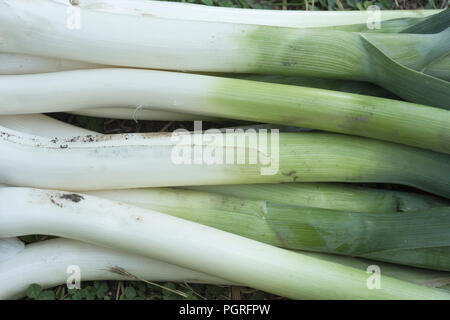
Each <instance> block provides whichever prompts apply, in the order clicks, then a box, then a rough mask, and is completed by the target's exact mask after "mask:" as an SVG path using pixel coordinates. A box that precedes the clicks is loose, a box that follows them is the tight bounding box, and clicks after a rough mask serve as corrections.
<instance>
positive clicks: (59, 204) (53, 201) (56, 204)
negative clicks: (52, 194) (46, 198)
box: [50, 198, 63, 208]
mask: <svg viewBox="0 0 450 320" xmlns="http://www.w3.org/2000/svg"><path fill="white" fill-rule="evenodd" d="M50 201H51V203H53V204H54V205H55V206H58V207H60V208H62V207H63V205H62V204H61V203H58V202H56V201H55V199H53V198H50Z"/></svg>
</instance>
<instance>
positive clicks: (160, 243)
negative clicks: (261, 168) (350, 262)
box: [0, 188, 450, 299]
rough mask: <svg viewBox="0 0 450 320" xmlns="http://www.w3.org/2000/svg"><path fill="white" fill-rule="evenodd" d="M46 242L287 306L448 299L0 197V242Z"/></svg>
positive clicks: (150, 224) (149, 225)
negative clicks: (103, 250) (282, 300)
mask: <svg viewBox="0 0 450 320" xmlns="http://www.w3.org/2000/svg"><path fill="white" fill-rule="evenodd" d="M25 234H49V235H56V236H63V237H67V238H72V239H76V240H80V241H86V242H88V243H93V244H97V245H101V246H106V247H112V248H115V249H119V250H127V251H129V252H130V253H134V254H140V255H143V256H147V257H151V258H155V259H158V260H162V261H166V262H168V263H171V264H175V265H178V266H182V267H185V268H188V269H192V270H195V271H198V272H204V273H206V274H210V275H213V276H214V275H220V277H221V278H223V279H225V280H228V281H230V282H233V283H240V284H242V285H245V286H249V287H254V288H256V289H260V290H263V291H267V292H271V293H274V294H278V295H282V296H286V297H289V298H294V299H301V298H307V299H449V298H450V294H448V293H447V292H445V291H442V290H438V289H431V288H427V287H424V286H418V285H414V284H412V283H408V282H405V281H401V280H397V279H393V278H389V277H384V278H383V279H384V281H383V290H370V289H368V288H367V285H366V284H367V273H366V272H364V271H361V270H358V269H354V268H350V267H345V266H342V265H339V264H335V263H332V262H326V261H323V260H320V259H316V258H312V257H308V256H306V255H303V254H300V253H294V252H291V251H287V250H283V249H279V248H275V247H272V246H269V245H265V244H263V243H260V242H256V241H253V240H250V239H247V238H243V237H239V236H236V235H233V234H230V233H226V232H223V231H219V230H217V229H213V228H209V227H206V226H202V225H199V224H196V223H193V222H189V221H185V220H183V219H179V218H175V217H171V216H168V215H164V214H161V213H158V212H154V211H151V210H145V209H141V208H137V207H132V206H128V205H125V204H123V203H117V202H113V201H109V200H104V199H100V198H95V197H91V196H87V195H80V194H69V193H65V192H60V191H45V190H37V189H27V188H2V189H0V237H11V236H19V235H25ZM336 288H339V290H338V291H336Z"/></svg>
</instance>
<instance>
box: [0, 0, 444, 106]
mask: <svg viewBox="0 0 450 320" xmlns="http://www.w3.org/2000/svg"><path fill="white" fill-rule="evenodd" d="M68 6H70V4H62V3H56V2H54V1H51V0H35V1H33V2H30V1H27V0H14V1H11V0H3V1H2V2H1V3H0V29H1V30H2V33H1V34H0V51H2V52H14V53H25V54H34V55H42V56H48V57H55V58H64V59H73V60H81V61H87V62H91V63H100V64H106V65H116V66H128V67H143V68H157V69H170V70H186V71H204V72H240V73H269V74H290V75H294V74H295V75H304V76H312V77H320V78H339V79H349V80H362V81H370V82H373V83H376V84H379V85H380V86H382V87H384V88H385V89H387V90H390V91H392V92H394V93H395V94H397V95H398V96H400V97H402V98H404V99H406V100H409V101H413V102H417V103H422V104H427V105H432V106H436V107H442V108H448V106H449V97H448V91H449V89H450V83H449V82H447V81H444V80H441V79H438V78H434V77H432V76H429V75H425V74H423V73H420V72H419V71H420V70H421V69H423V67H424V66H425V65H428V64H430V63H431V62H432V61H434V60H436V59H438V58H439V57H441V56H442V55H443V54H446V53H448V51H449V46H450V41H449V36H450V30H448V29H447V30H445V31H442V32H440V33H438V34H425V35H424V34H380V33H365V34H363V33H355V32H347V31H336V30H314V29H295V28H284V29H283V28H281V27H271V26H260V25H244V24H232V23H220V22H204V21H188V20H178V19H176V20H175V19H163V18H155V17H153V16H134V15H128V14H112V13H108V12H100V11H96V10H90V9H84V10H83V27H82V28H80V29H78V30H71V29H69V28H67V26H66V22H67V21H66V20H67V13H66V10H67V8H68ZM38 21H39V23H38ZM44 22H45V23H44ZM162 30H163V31H164V32H162ZM130 35H132V36H130ZM192 35H195V37H194V38H192ZM205 44H207V45H205ZM181 48H182V49H181ZM447 71H448V70H447Z"/></svg>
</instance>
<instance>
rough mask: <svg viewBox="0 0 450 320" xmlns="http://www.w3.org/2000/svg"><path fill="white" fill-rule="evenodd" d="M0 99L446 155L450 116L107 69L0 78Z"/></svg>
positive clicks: (350, 97) (370, 101) (16, 108)
mask: <svg viewBox="0 0 450 320" xmlns="http://www.w3.org/2000/svg"><path fill="white" fill-rule="evenodd" d="M449 43H450V42H449ZM24 88H26V90H24ZM50 89H51V93H50V92H49V91H48V90H50ZM53 92H59V93H62V92H64V94H53ZM80 92H82V94H81V93H80ZM49 93H50V94H49ZM0 95H1V96H2V101H1V105H0V114H20V113H39V112H58V111H72V110H79V109H88V108H101V107H108V108H109V107H124V106H127V107H130V108H132V110H133V111H134V110H136V108H137V107H139V106H143V107H146V106H151V107H152V108H156V109H160V110H166V111H175V112H188V113H191V114H194V115H196V114H202V115H205V116H213V117H222V118H229V119H240V120H248V121H257V122H267V123H275V124H283V125H291V126H299V127H306V128H313V129H320V130H325V131H333V132H339V133H346V134H352V135H360V136H366V137H371V138H377V139H381V140H387V141H393V142H398V143H402V144H407V145H413V146H418V147H422V148H426V149H431V150H434V151H438V152H443V153H450V132H449V127H450V115H449V112H448V111H446V110H441V109H438V108H432V107H429V106H423V105H417V104H413V103H409V102H404V101H398V100H391V99H383V98H378V97H369V96H363V95H355V94H350V93H344V92H338V91H329V90H322V89H314V88H306V87H298V86H290V85H282V84H274V83H264V82H257V81H248V80H240V79H229V78H222V77H212V76H204V75H194V74H185V73H176V72H165V71H153V70H133V69H118V68H111V69H92V70H75V71H65V72H56V73H47V74H30V75H13V76H1V77H0ZM447 96H448V93H447Z"/></svg>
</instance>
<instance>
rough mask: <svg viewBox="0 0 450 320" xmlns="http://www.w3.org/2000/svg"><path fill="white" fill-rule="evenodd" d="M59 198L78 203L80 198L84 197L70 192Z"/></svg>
mask: <svg viewBox="0 0 450 320" xmlns="http://www.w3.org/2000/svg"><path fill="white" fill-rule="evenodd" d="M59 198H60V199H64V200H70V201H72V202H75V203H78V202H80V201H81V200H84V197H83V196H82V195H80V194H76V193H71V194H63V195H62V196H60V197H59Z"/></svg>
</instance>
